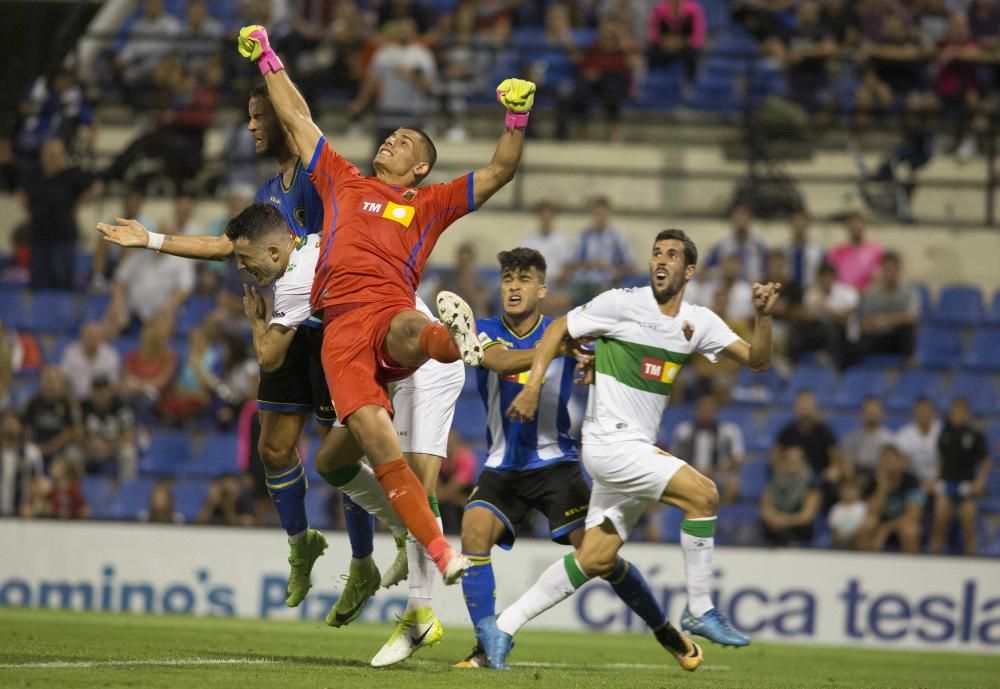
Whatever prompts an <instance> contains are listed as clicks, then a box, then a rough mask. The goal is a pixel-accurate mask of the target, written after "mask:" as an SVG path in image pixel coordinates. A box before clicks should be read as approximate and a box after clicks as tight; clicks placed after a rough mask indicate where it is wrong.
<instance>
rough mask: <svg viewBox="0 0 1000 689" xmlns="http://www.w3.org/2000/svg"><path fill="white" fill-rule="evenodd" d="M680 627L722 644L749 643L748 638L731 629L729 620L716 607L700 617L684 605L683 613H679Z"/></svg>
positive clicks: (742, 644)
mask: <svg viewBox="0 0 1000 689" xmlns="http://www.w3.org/2000/svg"><path fill="white" fill-rule="evenodd" d="M681 629H683V630H684V631H686V632H688V633H689V634H697V635H698V636H703V637H705V638H706V639H708V640H709V641H714V642H715V643H717V644H720V645H722V646H747V645H749V644H750V638H749V637H747V636H744V635H743V634H740V633H739V632H738V631H736V630H735V629H733V626H732V625H731V624H729V620H727V619H726V616H725V615H723V614H722V613H721V612H719V609H718V608H712V609H711V610H709V611H708V612H706V613H705V614H704V615H702V616H701V617H695V616H694V615H692V614H691V611H690V610H688V609H687V606H685V607H684V614H683V615H681Z"/></svg>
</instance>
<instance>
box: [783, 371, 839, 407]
mask: <svg viewBox="0 0 1000 689" xmlns="http://www.w3.org/2000/svg"><path fill="white" fill-rule="evenodd" d="M836 387H837V374H836V373H835V372H834V371H833V369H831V368H825V367H823V366H799V367H798V368H796V369H795V371H794V372H793V373H792V377H791V379H789V381H788V384H787V385H786V386H785V390H784V392H782V394H781V399H782V400H783V401H784V402H785V403H789V404H790V403H791V402H793V401H795V396H796V395H797V394H799V392H801V391H803V390H811V391H813V392H814V393H816V399H817V400H818V401H819V403H820V405H825V404H827V403H828V402H829V401H830V397H831V396H832V394H833V390H834V389H835V388H836Z"/></svg>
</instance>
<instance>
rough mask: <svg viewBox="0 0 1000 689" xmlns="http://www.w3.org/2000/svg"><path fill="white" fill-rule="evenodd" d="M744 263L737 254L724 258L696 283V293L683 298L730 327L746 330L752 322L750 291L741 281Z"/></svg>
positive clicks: (742, 279)
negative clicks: (718, 317)
mask: <svg viewBox="0 0 1000 689" xmlns="http://www.w3.org/2000/svg"><path fill="white" fill-rule="evenodd" d="M743 272H744V271H743V263H742V261H740V257H739V255H737V254H729V255H728V256H725V257H724V258H723V259H722V261H721V264H720V265H719V266H718V269H717V270H716V271H714V272H713V273H709V275H708V276H707V277H706V278H704V279H702V280H699V281H698V282H697V283H696V285H697V287H696V289H694V290H690V287H691V286H690V285H689V286H688V289H689V290H690V293H688V294H686V295H685V296H686V297H687V299H688V301H690V302H691V303H692V304H698V305H700V306H707V307H708V308H710V309H712V311H714V312H715V313H717V314H719V315H720V316H722V319H723V320H724V321H726V323H728V324H729V326H730V327H732V328H736V329H738V330H741V331H742V330H746V329H747V328H749V327H750V324H751V323H752V322H753V317H754V309H753V288H752V287H751V286H750V283H749V282H747V281H746V279H744V278H743V277H742V275H743Z"/></svg>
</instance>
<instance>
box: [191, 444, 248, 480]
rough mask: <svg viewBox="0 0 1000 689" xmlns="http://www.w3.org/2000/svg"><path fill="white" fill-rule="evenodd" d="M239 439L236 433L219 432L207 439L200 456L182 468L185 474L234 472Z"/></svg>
mask: <svg viewBox="0 0 1000 689" xmlns="http://www.w3.org/2000/svg"><path fill="white" fill-rule="evenodd" d="M238 442H239V440H238V438H237V436H236V434H235V433H219V434H215V435H210V436H208V437H207V438H206V439H205V442H204V443H203V444H202V446H201V450H200V451H199V452H198V456H197V457H195V458H194V459H192V460H191V461H190V462H188V463H186V464H184V466H182V467H181V468H180V472H181V473H182V474H183V475H185V476H208V477H212V476H219V475H221V474H232V473H235V472H237V471H238V470H239V469H238V467H237V466H236V446H237V444H238Z"/></svg>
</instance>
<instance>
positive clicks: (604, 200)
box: [590, 194, 611, 210]
mask: <svg viewBox="0 0 1000 689" xmlns="http://www.w3.org/2000/svg"><path fill="white" fill-rule="evenodd" d="M598 206H600V207H603V208H607V209H609V210H610V209H611V199H609V198H608V197H607V196H604V195H603V194H600V195H598V196H595V197H594V198H592V199H590V207H591V208H592V209H593V208H597V207H598Z"/></svg>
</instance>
